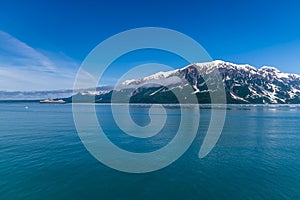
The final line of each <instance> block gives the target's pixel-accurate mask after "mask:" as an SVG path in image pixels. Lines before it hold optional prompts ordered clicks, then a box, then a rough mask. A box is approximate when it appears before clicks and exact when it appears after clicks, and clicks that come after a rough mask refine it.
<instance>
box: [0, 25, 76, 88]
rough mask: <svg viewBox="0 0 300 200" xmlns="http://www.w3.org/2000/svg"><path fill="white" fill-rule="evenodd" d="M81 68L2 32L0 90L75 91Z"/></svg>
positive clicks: (0, 38) (0, 37)
mask: <svg viewBox="0 0 300 200" xmlns="http://www.w3.org/2000/svg"><path fill="white" fill-rule="evenodd" d="M78 68H79V64H78V63H77V62H76V61H74V60H73V59H71V58H69V57H67V56H66V55H64V54H62V53H50V52H46V51H41V50H37V49H34V48H32V47H31V46H29V45H28V44H26V43H25V42H22V41H20V40H18V39H17V38H14V37H13V36H11V35H9V34H8V33H6V32H3V31H1V30H0V90H7V91H24V90H53V89H65V88H72V86H73V82H74V79H75V76H76V72H77V70H78Z"/></svg>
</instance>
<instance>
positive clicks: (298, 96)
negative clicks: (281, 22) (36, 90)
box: [64, 60, 300, 104]
mask: <svg viewBox="0 0 300 200" xmlns="http://www.w3.org/2000/svg"><path fill="white" fill-rule="evenodd" d="M214 70H218V71H219V75H220V76H219V77H220V79H221V80H220V81H221V84H222V85H216V81H214V80H216V74H215V73H213V71H214ZM183 80H184V81H183ZM222 88H223V90H224V89H225V94H226V101H227V103H230V104H299V103H300V76H299V75H297V74H288V73H283V72H281V71H279V70H278V69H276V68H274V67H269V66H264V67H261V68H255V67H253V66H250V65H248V64H245V65H240V64H234V63H230V62H224V61H220V60H215V61H212V62H206V63H194V64H191V65H188V66H186V67H184V68H181V69H176V70H172V71H167V72H158V73H156V74H153V75H151V76H147V77H144V78H141V79H136V80H126V81H124V82H123V83H122V84H120V85H118V86H116V87H115V88H114V89H111V90H110V89H107V88H106V89H105V90H101V89H98V90H95V91H85V92H78V93H77V94H75V95H73V96H71V97H69V98H64V100H65V101H67V102H72V101H73V102H96V103H109V102H114V103H123V102H128V101H129V102H130V103H179V102H180V103H195V102H194V101H192V99H193V98H192V96H196V99H197V102H198V103H211V95H212V94H213V93H215V92H218V91H220V90H222ZM174 94H180V95H181V96H183V97H184V98H182V99H181V100H178V98H177V97H176V96H175V95H174ZM112 97H114V98H112Z"/></svg>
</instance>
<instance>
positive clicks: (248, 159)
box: [0, 103, 300, 200]
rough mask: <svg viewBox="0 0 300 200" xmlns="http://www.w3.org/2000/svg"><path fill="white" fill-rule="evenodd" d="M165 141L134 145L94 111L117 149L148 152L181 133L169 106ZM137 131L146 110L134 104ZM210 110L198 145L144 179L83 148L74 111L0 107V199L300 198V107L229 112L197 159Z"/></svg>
mask: <svg viewBox="0 0 300 200" xmlns="http://www.w3.org/2000/svg"><path fill="white" fill-rule="evenodd" d="M167 110H168V112H167V113H168V120H167V123H166V125H165V128H164V129H165V130H166V131H165V134H160V135H159V136H157V137H156V138H155V137H154V138H152V139H151V140H150V141H148V140H146V139H143V140H141V139H140V140H136V139H134V138H132V137H128V136H126V135H125V134H123V133H122V132H121V131H120V130H119V129H118V128H117V127H116V125H115V123H114V122H113V119H112V114H111V111H110V106H109V105H96V111H97V113H98V114H99V115H101V116H98V118H99V122H100V123H101V125H102V127H103V129H104V130H105V131H107V134H108V137H109V138H110V139H111V140H112V141H113V142H114V143H116V144H118V146H120V147H122V148H124V149H127V150H130V151H135V152H149V151H153V150H156V149H159V148H161V147H163V146H164V145H165V144H167V143H168V142H169V141H170V139H172V137H173V136H174V135H172V133H174V132H175V131H176V129H177V128H178V122H179V121H180V112H179V108H178V107H176V106H170V107H168V108H167ZM131 111H132V118H133V120H135V121H136V123H137V124H140V125H146V124H147V123H149V117H148V114H147V106H146V105H133V106H132V108H131ZM210 112H211V110H210V109H204V108H202V109H201V114H200V115H201V120H200V123H199V125H200V126H199V130H198V134H197V137H196V139H195V140H194V142H193V143H192V145H191V147H190V148H189V149H188V151H187V152H185V154H184V155H183V156H182V157H181V158H180V159H178V160H177V161H175V162H174V163H173V164H171V165H170V166H168V167H166V168H163V169H161V170H159V171H155V172H151V173H146V174H129V173H124V172H119V171H116V170H113V169H110V168H108V167H106V166H105V165H103V164H101V163H100V162H99V161H97V160H96V159H95V158H94V157H93V156H92V155H90V154H89V152H88V151H87V150H86V148H85V147H84V146H83V144H82V143H81V141H80V139H79V136H78V134H77V132H76V129H75V125H74V122H73V117H72V105H71V104H64V105H47V104H44V105H43V104H38V103H0V127H1V129H0V199H1V200H10V199H197V200H198V199H272V200H275V199H300V107H298V106H268V107H267V106H229V109H228V110H227V118H226V123H225V127H224V130H223V132H222V134H221V137H220V139H219V141H218V143H217V145H216V146H215V147H214V149H213V150H212V151H211V152H210V154H209V155H208V156H206V157H205V158H203V159H199V158H198V152H199V149H200V147H201V144H202V140H203V137H204V135H205V133H206V130H207V127H208V123H209V119H210Z"/></svg>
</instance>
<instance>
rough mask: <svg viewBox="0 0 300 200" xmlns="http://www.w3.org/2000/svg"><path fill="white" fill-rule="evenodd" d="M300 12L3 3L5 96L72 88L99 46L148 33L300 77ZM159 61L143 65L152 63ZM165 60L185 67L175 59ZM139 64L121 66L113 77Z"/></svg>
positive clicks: (278, 4) (250, 5) (241, 4)
mask: <svg viewBox="0 0 300 200" xmlns="http://www.w3.org/2000/svg"><path fill="white" fill-rule="evenodd" d="M299 10H300V1H289V0H285V1H282V0H273V1H269V0H266V1H262V0H261V1H256V0H252V1H248V0H244V1H239V0H226V1H225V0H223V1H222V0H198V1H197V0H194V1H189V0H182V1H178V0H173V1H170V0H165V1H157V0H151V1H150V0H146V1H144V0H139V1H138V0H130V1H125V0H123V1H122V0H119V1H116V0H102V1H101V0H100V1H91V0H86V1H79V0H74V1H58V0H51V1H50V0H49V1H38V0H35V1H33V0H27V1H25V0H19V1H14V0H10V1H8V0H2V1H0V90H11V91H12V90H51V89H60V88H70V87H72V84H73V80H74V76H75V74H76V71H77V69H78V67H79V66H80V63H81V62H82V61H83V59H84V58H85V57H86V56H87V54H88V53H89V52H90V51H91V50H92V49H93V48H94V47H95V46H96V45H97V44H98V43H99V42H101V41H103V40H105V39H107V38H108V37H110V36H112V35H114V34H117V33H119V32H121V31H125V30H128V29H132V28H138V27H147V26H154V27H165V28H170V29H174V30H177V31H180V32H182V33H184V34H186V35H188V36H190V37H192V38H193V39H195V40H196V41H198V42H199V43H200V44H201V45H202V46H203V47H204V48H205V49H206V50H207V51H208V53H209V54H210V55H211V56H212V58H213V59H221V60H225V61H230V62H235V63H249V64H251V65H254V66H256V67H261V66H263V65H271V66H275V67H277V68H279V69H280V70H281V71H284V72H291V73H299V74H300V56H299V55H300V26H299V19H300V12H299ZM151 55H152V56H153V55H156V53H153V52H152V54H151ZM152 56H148V57H147V56H145V55H144V56H141V57H140V58H144V59H145V60H144V61H143V62H148V61H149V60H151V61H153V58H152ZM158 57H159V58H158V59H157V61H161V62H166V63H168V62H169V63H171V64H172V65H174V67H183V66H181V65H183V62H181V61H179V62H174V61H175V60H172V56H168V55H165V57H164V59H162V58H161V57H160V56H158ZM132 58H134V57H132ZM135 58H136V56H135ZM139 62H141V61H140V60H139V59H138V60H134V59H129V58H127V59H120V61H119V63H118V64H116V65H115V66H114V69H111V73H110V74H109V76H111V77H109V78H111V80H114V79H115V78H117V77H118V75H119V74H118V73H117V72H120V73H121V71H126V69H128V68H129V66H132V65H133V63H139ZM114 75H115V76H116V77H114Z"/></svg>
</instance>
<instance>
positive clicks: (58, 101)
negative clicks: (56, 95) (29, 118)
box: [40, 98, 67, 104]
mask: <svg viewBox="0 0 300 200" xmlns="http://www.w3.org/2000/svg"><path fill="white" fill-rule="evenodd" d="M40 103H57V104H64V103H67V102H66V101H64V100H62V99H59V100H53V99H50V98H49V99H45V100H41V101H40Z"/></svg>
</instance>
